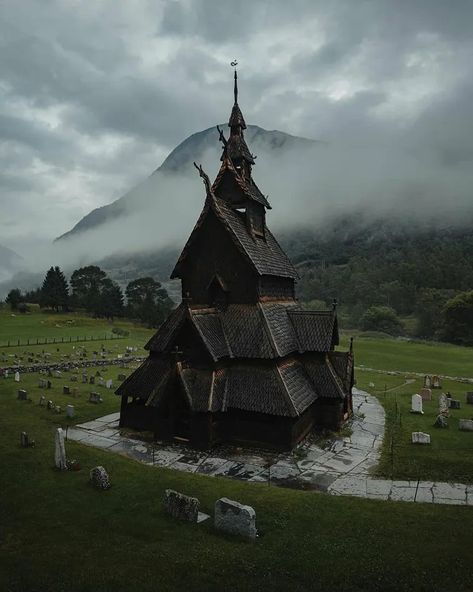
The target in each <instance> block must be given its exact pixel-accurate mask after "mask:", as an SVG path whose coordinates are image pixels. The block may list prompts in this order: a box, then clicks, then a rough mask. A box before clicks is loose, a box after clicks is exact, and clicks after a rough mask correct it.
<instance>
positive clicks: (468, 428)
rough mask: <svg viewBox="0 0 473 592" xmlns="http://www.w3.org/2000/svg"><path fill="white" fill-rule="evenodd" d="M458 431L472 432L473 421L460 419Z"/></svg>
mask: <svg viewBox="0 0 473 592" xmlns="http://www.w3.org/2000/svg"><path fill="white" fill-rule="evenodd" d="M458 429H459V430H460V431H462V432H473V419H460V421H459V422H458Z"/></svg>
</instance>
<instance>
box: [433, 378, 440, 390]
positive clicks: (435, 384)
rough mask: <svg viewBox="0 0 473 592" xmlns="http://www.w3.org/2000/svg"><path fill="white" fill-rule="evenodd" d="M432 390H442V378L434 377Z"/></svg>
mask: <svg viewBox="0 0 473 592" xmlns="http://www.w3.org/2000/svg"><path fill="white" fill-rule="evenodd" d="M432 388H434V389H440V388H442V383H441V381H440V376H433V377H432Z"/></svg>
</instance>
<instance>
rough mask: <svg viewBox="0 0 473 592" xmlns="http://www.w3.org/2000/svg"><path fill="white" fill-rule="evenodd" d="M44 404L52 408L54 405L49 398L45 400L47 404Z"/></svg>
mask: <svg viewBox="0 0 473 592" xmlns="http://www.w3.org/2000/svg"><path fill="white" fill-rule="evenodd" d="M46 406H47V408H48V409H54V407H55V405H54V403H53V402H52V401H51V400H49V401H48V402H47V405H46Z"/></svg>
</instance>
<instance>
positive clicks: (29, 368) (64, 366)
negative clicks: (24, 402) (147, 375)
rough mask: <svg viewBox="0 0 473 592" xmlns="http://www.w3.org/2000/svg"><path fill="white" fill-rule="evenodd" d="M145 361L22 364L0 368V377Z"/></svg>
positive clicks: (128, 359) (129, 358) (111, 360)
mask: <svg viewBox="0 0 473 592" xmlns="http://www.w3.org/2000/svg"><path fill="white" fill-rule="evenodd" d="M144 360H146V357H145V356H132V357H128V358H121V359H118V358H117V359H115V358H113V359H108V360H104V359H100V360H76V361H72V360H71V361H67V362H55V363H51V364H47V363H45V364H23V365H17V366H0V376H3V375H4V374H5V370H7V371H8V372H9V373H12V376H13V373H14V372H20V373H27V372H40V371H41V370H46V371H48V370H74V369H78V368H88V367H90V366H120V365H121V364H130V363H133V362H140V363H141V362H143V361H144Z"/></svg>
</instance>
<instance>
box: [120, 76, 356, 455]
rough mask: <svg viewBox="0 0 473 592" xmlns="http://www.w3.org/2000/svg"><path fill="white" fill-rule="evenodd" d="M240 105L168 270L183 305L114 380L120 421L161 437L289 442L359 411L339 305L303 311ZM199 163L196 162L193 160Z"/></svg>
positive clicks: (199, 442)
mask: <svg viewBox="0 0 473 592" xmlns="http://www.w3.org/2000/svg"><path fill="white" fill-rule="evenodd" d="M237 84H238V81H237V73H236V71H235V80H234V104H233V108H232V112H231V115H230V119H229V122H228V126H229V128H230V133H229V136H228V139H227V138H225V136H224V134H223V132H222V131H221V130H219V132H220V140H221V142H222V144H223V150H222V156H221V166H220V170H219V172H218V174H217V177H216V179H215V181H214V183H213V184H211V182H210V180H209V178H208V176H207V175H206V174H205V173H204V171H203V170H202V168H201V167H197V168H198V170H199V174H200V176H201V177H202V179H203V181H204V186H205V193H206V197H205V203H204V207H203V210H202V212H201V215H200V217H199V219H198V221H197V223H196V225H195V227H194V229H193V231H192V233H191V235H190V237H189V239H188V241H187V243H186V245H185V247H184V249H183V251H182V253H181V255H180V257H179V260H178V262H177V264H176V266H175V268H174V271H173V273H172V275H171V277H172V278H179V279H180V280H181V282H182V303H181V304H180V305H179V306H178V307H177V308H176V309H175V310H174V311H172V313H171V314H170V315H169V317H168V318H167V319H166V321H165V322H164V323H163V325H162V326H161V327H160V328H159V330H158V331H157V332H156V334H155V335H154V337H152V339H151V340H150V341H149V342H148V344H147V345H146V348H147V349H148V350H149V352H150V353H149V357H148V359H147V360H146V361H145V362H144V363H143V364H142V365H141V366H140V368H138V369H137V370H136V371H135V372H134V373H133V374H131V375H130V376H129V378H128V379H127V380H126V381H125V382H124V383H123V384H122V385H121V386H120V387H119V389H118V390H117V394H118V395H120V396H121V397H122V405H121V415H120V425H121V426H127V427H132V428H136V429H146V430H152V431H153V432H154V433H155V436H156V438H158V439H160V440H173V439H178V440H184V441H186V442H188V443H190V444H191V445H194V446H197V447H203V448H207V447H209V446H211V445H213V444H215V443H218V442H232V443H251V444H253V445H255V444H256V445H259V446H261V445H263V446H270V447H273V448H278V449H288V448H292V447H293V446H294V445H295V444H296V443H297V442H299V441H300V440H301V439H302V438H303V437H304V436H305V435H306V434H307V433H308V432H309V431H310V430H311V429H312V427H314V426H316V427H325V428H331V429H337V428H339V427H340V425H341V424H342V423H343V421H344V420H346V419H347V418H348V417H349V415H350V414H351V412H352V402H351V390H352V385H353V354H352V352H351V351H350V352H344V353H342V352H335V351H334V348H335V346H336V345H338V323H337V315H336V307H335V306H334V307H333V310H331V311H306V310H303V309H302V308H301V307H300V305H299V304H298V302H297V301H296V299H295V281H296V280H297V279H298V275H297V271H296V270H295V268H294V266H293V265H292V263H291V262H290V261H289V259H288V257H287V256H286V254H285V253H284V251H283V250H282V249H281V247H280V245H279V244H278V242H277V241H276V239H275V238H274V236H273V235H272V233H271V232H270V230H269V229H268V227H267V225H266V210H268V209H270V205H269V202H268V200H267V199H266V197H265V196H264V195H263V194H262V192H261V191H260V190H259V188H258V187H257V185H256V183H255V181H254V179H253V176H252V167H253V165H254V163H255V157H254V156H253V155H252V154H251V152H250V150H249V148H248V146H247V144H246V141H245V137H244V130H245V129H246V123H245V119H244V117H243V114H242V112H241V110H240V107H239V105H238V86H237ZM196 166H197V165H196Z"/></svg>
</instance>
